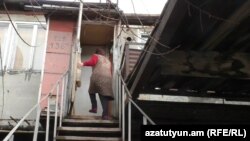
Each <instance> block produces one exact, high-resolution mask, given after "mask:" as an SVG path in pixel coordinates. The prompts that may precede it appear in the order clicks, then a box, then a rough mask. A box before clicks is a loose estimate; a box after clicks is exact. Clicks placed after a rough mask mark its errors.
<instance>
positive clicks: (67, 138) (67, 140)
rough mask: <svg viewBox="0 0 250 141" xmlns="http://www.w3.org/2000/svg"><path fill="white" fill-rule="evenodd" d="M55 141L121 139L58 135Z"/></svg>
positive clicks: (106, 140)
mask: <svg viewBox="0 0 250 141" xmlns="http://www.w3.org/2000/svg"><path fill="white" fill-rule="evenodd" d="M56 140H57V141H121V138H119V137H79V136H58V137H56Z"/></svg>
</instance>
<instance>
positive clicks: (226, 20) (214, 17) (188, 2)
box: [185, 0, 239, 24]
mask: <svg viewBox="0 0 250 141" xmlns="http://www.w3.org/2000/svg"><path fill="white" fill-rule="evenodd" d="M185 2H186V3H187V5H188V6H192V7H193V8H195V9H196V10H198V11H199V12H200V14H205V15H207V16H208V17H209V18H213V19H216V20H218V21H223V22H227V23H231V24H239V23H238V22H235V21H231V20H228V19H224V18H221V17H218V16H215V15H213V14H211V13H209V12H207V11H205V10H203V9H201V8H200V7H199V6H197V5H195V4H193V3H192V2H190V1H189V0H185ZM189 12H190V8H189ZM189 14H190V13H189Z"/></svg>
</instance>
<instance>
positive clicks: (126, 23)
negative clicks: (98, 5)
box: [107, 0, 180, 56]
mask: <svg viewBox="0 0 250 141" xmlns="http://www.w3.org/2000/svg"><path fill="white" fill-rule="evenodd" d="M107 1H108V2H109V3H111V2H110V0H107ZM116 11H117V12H118V14H119V15H120V17H124V18H125V19H126V20H124V19H123V18H122V20H123V22H124V23H125V25H126V27H127V28H129V31H130V32H131V33H132V34H133V35H135V36H136V37H137V38H140V37H139V36H138V35H136V34H135V33H134V32H133V31H132V30H131V28H130V26H129V24H128V22H126V21H128V20H127V17H126V15H125V14H124V13H122V14H121V12H120V11H119V10H117V9H116ZM122 15H123V16H122ZM138 18H139V17H138ZM138 20H140V19H138ZM149 38H151V39H152V40H153V41H154V42H156V43H157V44H159V45H161V46H162V47H165V48H168V49H170V50H169V51H167V52H165V53H163V54H169V53H170V52H172V51H171V50H175V49H177V48H179V47H180V45H179V46H177V47H174V48H172V47H169V46H167V45H165V44H163V43H161V42H159V41H158V40H156V39H155V38H154V37H152V36H150V35H149ZM140 39H142V38H140ZM142 40H145V39H142ZM144 51H145V52H147V51H146V50H144ZM148 53H150V52H148ZM151 54H153V55H161V54H162V53H154V52H151ZM161 56H162V55H161Z"/></svg>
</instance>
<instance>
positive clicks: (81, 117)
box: [65, 115, 102, 120]
mask: <svg viewBox="0 0 250 141" xmlns="http://www.w3.org/2000/svg"><path fill="white" fill-rule="evenodd" d="M65 119H82V120H101V119H102V117H101V116H82V115H71V116H69V117H67V118H65Z"/></svg>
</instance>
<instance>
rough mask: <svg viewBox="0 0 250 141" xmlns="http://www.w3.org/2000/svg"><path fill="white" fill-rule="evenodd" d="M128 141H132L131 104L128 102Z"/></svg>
mask: <svg viewBox="0 0 250 141" xmlns="http://www.w3.org/2000/svg"><path fill="white" fill-rule="evenodd" d="M128 141H131V102H130V101H129V102H128Z"/></svg>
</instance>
